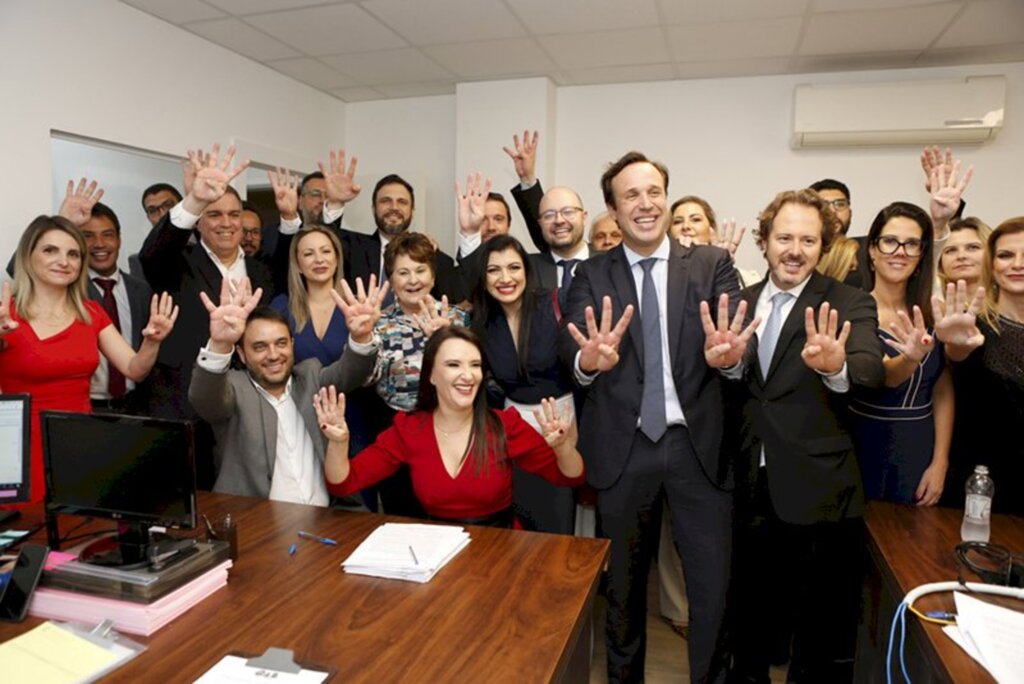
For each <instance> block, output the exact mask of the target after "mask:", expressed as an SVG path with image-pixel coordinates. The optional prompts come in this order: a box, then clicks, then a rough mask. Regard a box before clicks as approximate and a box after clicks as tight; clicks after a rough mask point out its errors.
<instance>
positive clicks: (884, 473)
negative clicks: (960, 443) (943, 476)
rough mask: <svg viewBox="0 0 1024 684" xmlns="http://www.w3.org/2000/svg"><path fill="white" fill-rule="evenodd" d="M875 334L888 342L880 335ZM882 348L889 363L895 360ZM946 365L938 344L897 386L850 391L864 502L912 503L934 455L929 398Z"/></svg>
mask: <svg viewBox="0 0 1024 684" xmlns="http://www.w3.org/2000/svg"><path fill="white" fill-rule="evenodd" d="M879 334H881V335H883V336H885V337H888V338H892V335H890V334H889V333H888V332H886V331H885V330H879ZM883 346H884V349H885V353H886V354H887V355H888V356H889V357H890V358H891V357H894V356H898V355H899V352H897V351H896V350H895V349H893V348H891V347H890V346H889V345H883ZM945 365H946V364H945V357H944V355H943V351H942V345H941V344H936V346H935V348H934V349H932V351H931V352H929V353H928V356H926V357H925V359H924V362H923V363H922V364H921V365H920V366H918V368H917V369H916V370H915V371H914V374H913V375H912V376H911V377H910V378H909V379H908V380H907V381H906V382H904V383H903V384H902V385H900V386H899V387H878V388H874V389H864V388H857V389H855V390H854V393H853V395H852V396H851V397H850V412H851V413H852V414H853V425H852V427H853V430H852V432H853V440H854V446H855V448H856V450H857V460H858V462H859V463H860V472H861V477H862V478H863V479H864V495H865V496H866V497H867V498H869V499H881V500H883V501H893V502H896V503H911V504H912V503H916V501H915V500H914V493H915V492H916V491H917V487H918V485H919V484H920V483H921V476H922V475H923V474H924V471H925V470H926V469H927V468H928V466H929V465H930V464H931V462H932V456H933V455H934V449H935V418H934V416H933V415H932V393H933V390H934V389H935V383H937V382H938V380H939V376H941V375H942V371H943V369H944V368H945Z"/></svg>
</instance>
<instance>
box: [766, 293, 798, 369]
mask: <svg viewBox="0 0 1024 684" xmlns="http://www.w3.org/2000/svg"><path fill="white" fill-rule="evenodd" d="M791 299H793V295H792V294H791V293H789V292H776V293H775V294H773V295H772V312H771V313H770V314H769V315H768V323H766V324H765V326H764V334H763V335H760V336H759V338H758V342H757V359H758V361H760V362H761V377H762V378H764V379H767V377H768V369H769V368H770V367H771V365H772V356H773V355H774V354H775V345H776V344H778V343H779V333H780V332H782V322H783V317H782V309H783V307H785V306H786V303H787V302H788V301H789V300H791Z"/></svg>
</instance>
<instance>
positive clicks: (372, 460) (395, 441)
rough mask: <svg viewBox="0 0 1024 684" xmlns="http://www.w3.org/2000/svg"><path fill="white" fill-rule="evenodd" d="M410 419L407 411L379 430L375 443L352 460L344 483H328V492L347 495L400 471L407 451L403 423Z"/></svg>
mask: <svg viewBox="0 0 1024 684" xmlns="http://www.w3.org/2000/svg"><path fill="white" fill-rule="evenodd" d="M408 418H409V417H408V416H407V415H406V414H404V413H399V414H398V415H396V416H395V423H394V425H392V426H391V427H389V428H388V429H387V430H385V431H384V432H382V433H380V435H379V436H378V437H377V440H376V441H375V442H374V443H373V444H371V445H370V446H368V447H366V448H365V449H363V450H362V451H360V452H359V453H358V454H356V455H355V456H354V457H353V458H351V459H350V460H349V471H348V477H347V478H345V480H344V482H339V483H338V484H331V483H330V482H328V483H327V491H329V492H330V493H331V494H333V495H335V496H347V495H349V494H353V493H355V492H358V491H359V490H361V489H366V488H367V487H372V486H373V485H375V484H377V483H378V482H380V481H381V480H383V479H385V478H387V477H390V476H391V475H394V474H395V473H396V472H398V469H399V468H400V467H401V466H402V464H403V463H405V459H404V456H405V454H407V453H408V449H407V448H406V446H405V444H404V440H403V439H402V436H401V431H402V426H403V424H404V423H405V421H406V420H408Z"/></svg>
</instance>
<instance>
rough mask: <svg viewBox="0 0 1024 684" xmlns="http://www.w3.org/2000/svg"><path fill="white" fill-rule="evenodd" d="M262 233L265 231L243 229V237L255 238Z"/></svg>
mask: <svg viewBox="0 0 1024 684" xmlns="http://www.w3.org/2000/svg"><path fill="white" fill-rule="evenodd" d="M262 232H263V231H262V230H261V229H260V228H243V229H242V235H245V236H249V237H255V236H257V235H259V234H260V233H262Z"/></svg>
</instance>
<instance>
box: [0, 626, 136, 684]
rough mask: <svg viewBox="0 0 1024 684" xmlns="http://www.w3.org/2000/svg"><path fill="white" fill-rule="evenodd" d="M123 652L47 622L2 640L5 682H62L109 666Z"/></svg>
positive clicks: (100, 670)
mask: <svg viewBox="0 0 1024 684" xmlns="http://www.w3.org/2000/svg"><path fill="white" fill-rule="evenodd" d="M123 657H124V656H123V654H119V653H116V652H113V651H109V650H107V649H105V648H103V647H102V646H97V645H96V644H93V643H92V642H90V641H88V640H86V639H83V638H82V637H80V636H77V635H75V634H72V633H71V632H69V631H67V630H64V629H61V628H60V627H58V626H57V625H55V624H53V623H52V622H46V623H44V624H41V625H39V626H38V627H36V628H35V629H33V630H31V631H29V632H25V633H24V634H22V635H21V636H18V637H15V638H13V639H10V640H9V641H6V642H4V643H2V644H0V663H3V664H4V665H3V669H4V682H5V684H21V683H22V682H24V683H25V684H62V683H63V682H76V681H80V680H83V679H85V678H87V677H89V676H91V675H94V674H96V673H99V672H102V671H103V670H106V669H107V668H109V667H110V666H111V665H113V664H114V663H115V662H116V661H118V660H121V659H122V658H123Z"/></svg>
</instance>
